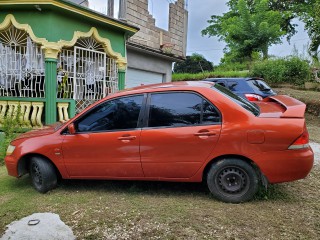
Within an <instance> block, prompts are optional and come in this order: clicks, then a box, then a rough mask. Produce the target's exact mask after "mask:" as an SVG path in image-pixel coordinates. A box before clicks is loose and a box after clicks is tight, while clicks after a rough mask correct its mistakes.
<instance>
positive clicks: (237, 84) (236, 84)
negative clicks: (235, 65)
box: [228, 81, 251, 92]
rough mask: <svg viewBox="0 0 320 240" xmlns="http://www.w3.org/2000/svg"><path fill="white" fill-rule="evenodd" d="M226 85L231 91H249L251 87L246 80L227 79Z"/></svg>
mask: <svg viewBox="0 0 320 240" xmlns="http://www.w3.org/2000/svg"><path fill="white" fill-rule="evenodd" d="M228 87H229V89H230V90H231V91H233V92H242V91H249V92H251V89H250V87H249V86H248V84H247V83H246V81H228Z"/></svg>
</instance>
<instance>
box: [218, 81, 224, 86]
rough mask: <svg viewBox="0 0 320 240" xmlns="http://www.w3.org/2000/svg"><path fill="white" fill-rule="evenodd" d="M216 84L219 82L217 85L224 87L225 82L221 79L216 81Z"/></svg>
mask: <svg viewBox="0 0 320 240" xmlns="http://www.w3.org/2000/svg"><path fill="white" fill-rule="evenodd" d="M217 84H219V85H221V86H223V87H226V84H225V82H222V81H218V82H217Z"/></svg>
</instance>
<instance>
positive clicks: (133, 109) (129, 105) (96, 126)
mask: <svg viewBox="0 0 320 240" xmlns="http://www.w3.org/2000/svg"><path fill="white" fill-rule="evenodd" d="M142 101H143V96H142V95H138V96H130V97H124V98H118V99H114V100H110V101H106V102H104V103H102V104H100V105H98V106H96V107H95V108H94V109H93V110H92V111H90V112H89V113H88V114H86V115H85V116H84V117H82V118H81V119H80V120H79V121H77V122H76V128H77V131H78V132H94V131H108V130H116V129H132V128H136V127H137V123H138V118H139V114H140V109H141V105H142Z"/></svg>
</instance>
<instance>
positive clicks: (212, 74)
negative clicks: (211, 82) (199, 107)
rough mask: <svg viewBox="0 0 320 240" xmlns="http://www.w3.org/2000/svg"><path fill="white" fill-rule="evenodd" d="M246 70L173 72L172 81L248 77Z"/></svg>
mask: <svg viewBox="0 0 320 240" xmlns="http://www.w3.org/2000/svg"><path fill="white" fill-rule="evenodd" d="M248 76H249V72H248V71H214V72H204V73H196V74H191V73H174V74H172V81H174V82H175V81H190V80H191V81H192V80H202V79H205V78H214V77H248Z"/></svg>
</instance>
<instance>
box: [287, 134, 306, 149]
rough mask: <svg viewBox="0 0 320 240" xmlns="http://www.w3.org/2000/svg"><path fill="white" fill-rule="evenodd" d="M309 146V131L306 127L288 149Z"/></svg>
mask: <svg viewBox="0 0 320 240" xmlns="http://www.w3.org/2000/svg"><path fill="white" fill-rule="evenodd" d="M307 147H309V133H308V131H307V130H306V129H305V130H304V132H303V133H302V135H301V136H300V137H298V138H297V139H296V140H295V141H294V142H293V143H292V144H291V145H290V146H289V147H288V149H302V148H307Z"/></svg>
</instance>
